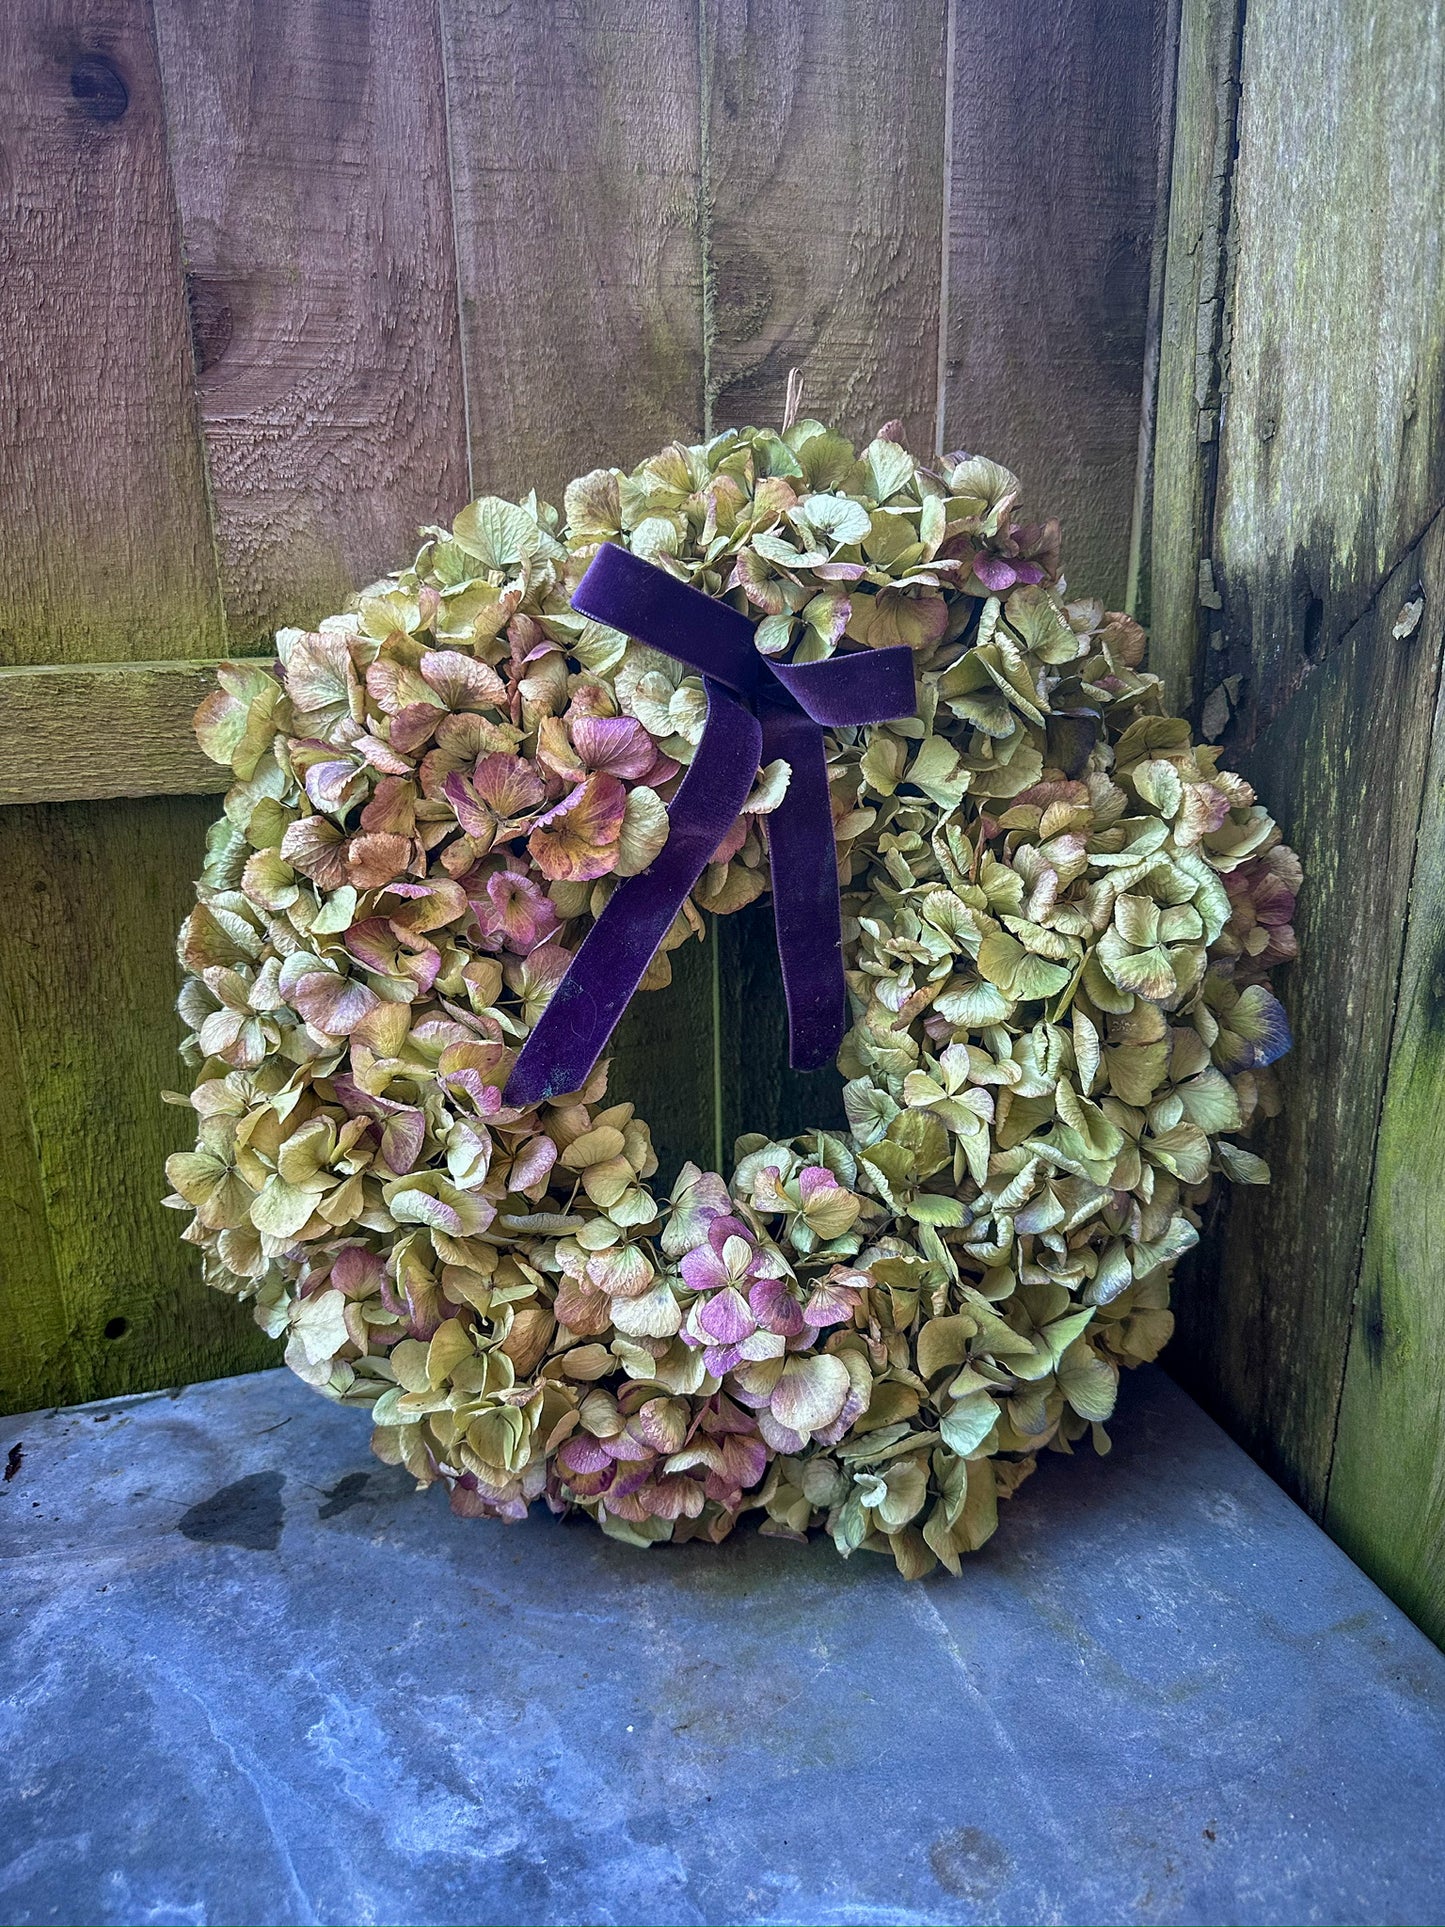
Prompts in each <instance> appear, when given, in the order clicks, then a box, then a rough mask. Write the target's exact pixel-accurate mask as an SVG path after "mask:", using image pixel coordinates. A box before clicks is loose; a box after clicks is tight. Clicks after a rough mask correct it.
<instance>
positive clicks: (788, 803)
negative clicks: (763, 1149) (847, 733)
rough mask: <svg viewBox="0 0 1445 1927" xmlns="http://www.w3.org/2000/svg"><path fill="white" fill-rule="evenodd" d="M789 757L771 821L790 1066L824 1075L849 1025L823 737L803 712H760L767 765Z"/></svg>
mask: <svg viewBox="0 0 1445 1927" xmlns="http://www.w3.org/2000/svg"><path fill="white" fill-rule="evenodd" d="M778 756H782V757H784V758H786V760H787V761H788V763H789V764H791V766H792V772H793V773H792V776H791V778H790V779H789V782H788V791H787V794H786V796H785V797H784V798H783V800H782V802H781V803H780V804H779V805H778V807H777V809H776V810H774V811H773V813H772V815H771V816H770V817H769V818H768V853H769V860H770V865H771V869H772V882H773V922H774V925H775V927H776V930H777V936H778V961H779V963H780V964H781V965H782V971H783V994H784V996H785V998H786V1000H787V1005H788V1062H789V1063H790V1064H791V1065H792V1066H793V1069H794V1070H799V1071H815V1070H821V1069H822V1068H823V1066H824V1065H826V1064H831V1063H832V1062H833V1060H834V1058H835V1057H836V1056H837V1055H838V1048H839V1046H840V1045H841V1044H842V1042H843V1034H844V1032H845V1031H846V1029H847V1027H848V995H847V990H846V988H845V986H844V982H843V925H842V916H841V913H840V910H839V906H838V856H837V845H836V843H835V842H834V840H833V809H832V804H831V802H830V800H829V795H828V761H827V755H826V753H825V750H824V747H823V732H822V730H821V729H820V728H819V727H818V725H817V724H816V723H815V722H813V721H812V720H811V719H810V718H809V717H807V716H805V715H803V714H802V713H801V711H797V710H792V709H782V708H778V707H773V706H769V707H767V708H765V709H764V711H763V761H764V762H766V763H770V762H772V761H773V759H774V758H775V757H778Z"/></svg>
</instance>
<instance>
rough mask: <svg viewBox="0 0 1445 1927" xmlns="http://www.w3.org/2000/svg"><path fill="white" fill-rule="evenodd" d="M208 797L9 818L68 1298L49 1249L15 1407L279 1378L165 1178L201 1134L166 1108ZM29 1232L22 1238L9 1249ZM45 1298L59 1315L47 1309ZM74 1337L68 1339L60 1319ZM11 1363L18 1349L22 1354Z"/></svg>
mask: <svg viewBox="0 0 1445 1927" xmlns="http://www.w3.org/2000/svg"><path fill="white" fill-rule="evenodd" d="M214 808H215V806H214V804H213V803H212V802H211V801H210V800H209V799H200V800H194V801H193V800H189V799H186V800H182V799H178V798H174V797H166V798H161V799H157V800H156V801H146V802H125V803H112V804H108V805H103V806H101V807H99V808H96V807H94V806H92V805H89V804H84V803H60V804H41V805H37V806H35V807H33V808H30V807H16V808H11V809H7V810H5V811H4V812H3V813H0V833H3V839H4V841H3V863H4V871H5V876H6V879H7V885H6V901H7V914H6V924H7V931H6V937H7V956H6V988H7V992H8V995H9V997H10V999H11V1002H12V1007H13V1008H14V1009H15V1010H16V1011H17V1012H18V1013H19V1017H20V1024H19V1030H20V1038H19V1053H18V1054H19V1058H20V1065H21V1069H22V1072H23V1076H24V1082H25V1088H26V1090H27V1091H28V1094H29V1105H30V1112H31V1116H32V1119H33V1125H34V1136H35V1145H36V1147H37V1151H38V1162H39V1169H40V1180H41V1187H42V1191H43V1197H44V1204H45V1210H46V1216H47V1219H48V1223H49V1233H50V1242H51V1245H52V1247H53V1251H54V1262H55V1269H56V1273H57V1274H58V1283H59V1292H58V1296H57V1299H55V1300H51V1299H50V1298H49V1293H50V1291H51V1290H52V1289H53V1285H52V1284H51V1282H50V1281H48V1280H46V1279H45V1278H44V1276H43V1272H42V1266H43V1262H44V1253H43V1249H41V1250H37V1252H36V1253H35V1257H36V1274H35V1278H34V1282H33V1285H32V1286H31V1287H30V1290H29V1293H28V1295H27V1297H26V1298H25V1299H24V1300H22V1314H23V1316H24V1317H25V1318H26V1319H27V1321H28V1319H29V1317H30V1315H31V1310H32V1308H33V1307H34V1308H35V1312H34V1315H35V1318H36V1329H37V1330H38V1331H39V1332H40V1334H41V1336H40V1340H39V1342H38V1344H36V1343H32V1345H31V1346H30V1347H28V1348H27V1353H26V1354H25V1355H21V1356H17V1357H16V1359H15V1360H14V1361H13V1364H12V1367H11V1368H10V1369H13V1370H14V1372H15V1376H14V1377H13V1378H12V1377H10V1376H9V1370H7V1381H8V1382H7V1383H6V1384H5V1387H4V1390H5V1394H6V1399H7V1403H10V1404H11V1405H12V1406H18V1407H22V1408H23V1407H25V1406H27V1405H42V1404H51V1403H59V1402H68V1401H70V1400H73V1399H82V1398H94V1397H98V1396H103V1395H110V1394H113V1393H117V1392H123V1391H132V1390H144V1389H146V1388H149V1387H152V1386H156V1385H174V1384H182V1383H185V1382H187V1381H189V1380H191V1379H195V1378H210V1377H216V1376H219V1375H220V1374H222V1373H225V1372H236V1371H243V1370H246V1369H247V1368H248V1367H251V1366H255V1365H260V1364H264V1363H268V1362H273V1361H274V1359H275V1356H276V1352H275V1348H274V1347H273V1346H271V1345H270V1344H268V1343H267V1341H266V1340H265V1339H264V1338H263V1337H262V1336H261V1334H260V1332H259V1331H258V1330H257V1329H256V1327H255V1325H254V1324H253V1323H252V1322H251V1318H250V1314H249V1311H248V1310H246V1309H245V1308H243V1307H240V1306H237V1305H234V1304H231V1303H229V1302H228V1301H227V1300H225V1299H223V1298H221V1297H219V1296H218V1295H217V1294H216V1293H214V1292H209V1291H203V1290H202V1289H201V1287H200V1285H199V1283H198V1282H197V1275H198V1265H197V1262H196V1257H195V1253H194V1251H193V1249H192V1248H191V1247H190V1246H189V1245H184V1244H181V1243H180V1242H179V1239H178V1237H177V1232H178V1231H179V1229H180V1228H181V1227H182V1225H183V1223H184V1220H183V1219H181V1218H179V1217H177V1216H176V1215H175V1214H174V1213H172V1212H169V1211H165V1210H163V1209H162V1208H161V1203H160V1200H161V1197H162V1196H163V1195H164V1191H165V1175H164V1172H163V1170H162V1165H163V1163H164V1161H165V1158H166V1156H167V1154H168V1153H169V1152H171V1151H173V1150H178V1149H180V1148H181V1147H182V1146H183V1145H185V1144H187V1143H189V1142H190V1140H191V1137H192V1132H191V1128H190V1127H191V1123H192V1121H193V1120H192V1118H191V1116H190V1114H189V1113H188V1112H187V1111H185V1110H182V1109H178V1108H175V1107H172V1106H169V1105H165V1104H163V1103H162V1102H161V1096H160V1094H161V1092H162V1091H163V1090H166V1089H174V1088H175V1087H176V1085H177V1084H178V1083H180V1082H182V1080H183V1076H184V1073H183V1072H182V1070H181V1067H180V1065H179V1063H178V1062H177V1059H176V1054H175V1053H176V1044H177V1041H178V1038H179V1034H180V1024H179V1020H178V1019H177V1018H176V1017H175V1016H174V1015H172V1014H171V1013H170V1006H171V1004H172V1003H173V1002H174V999H175V994H176V989H177V987H178V983H179V973H178V970H177V966H176V961H175V931H176V928H177V925H178V924H179V922H180V920H181V918H182V916H183V915H184V914H185V911H186V909H187V908H188V906H189V901H190V896H191V892H190V884H189V879H190V878H191V877H193V876H194V875H195V874H196V871H197V870H198V868H199V866H200V863H201V859H202V855H203V851H204V843H205V831H206V826H207V824H208V823H209V822H210V819H211V817H212V816H213V814H214ZM20 1230H21V1227H7V1231H6V1238H7V1240H14V1239H15V1238H17V1237H18V1236H19V1235H20ZM42 1293H44V1294H45V1297H46V1300H47V1302H45V1303H44V1304H43V1305H40V1306H38V1307H36V1301H37V1300H38V1299H39V1298H40V1297H41V1294H42ZM56 1302H58V1303H59V1304H60V1306H61V1307H62V1308H63V1330H62V1331H61V1333H60V1336H61V1338H62V1340H63V1342H62V1343H61V1345H60V1346H59V1347H55V1346H53V1344H52V1339H53V1336H54V1335H55V1326H56V1318H55V1303H56ZM6 1349H7V1350H8V1349H9V1347H8V1346H7V1348H6ZM32 1374H33V1375H32Z"/></svg>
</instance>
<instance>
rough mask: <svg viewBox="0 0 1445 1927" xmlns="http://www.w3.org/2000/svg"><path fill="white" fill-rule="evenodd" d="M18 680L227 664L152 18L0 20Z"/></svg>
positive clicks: (4, 617)
mask: <svg viewBox="0 0 1445 1927" xmlns="http://www.w3.org/2000/svg"><path fill="white" fill-rule="evenodd" d="M0 422H3V423H4V447H3V453H0V464H3V466H0V494H3V497H4V500H5V522H4V533H3V536H0V662H7V663H26V662H83V661H87V660H93V661H106V662H116V661H122V660H124V659H125V658H126V657H134V656H139V657H144V658H146V659H147V660H155V659H157V658H161V659H169V658H171V657H175V656H197V655H214V654H219V653H220V652H221V650H222V649H223V648H224V646H225V645H224V642H223V639H222V630H221V620H220V604H219V600H218V597H217V592H216V572H215V566H214V558H213V555H212V549H211V532H210V524H209V521H208V517H207V510H206V491H205V478H204V471H203V467H202V459H201V447H200V438H199V435H198V433H197V427H196V419H195V405H194V399H193V396H192V363H191V348H190V339H189V332H188V329H187V324H186V308H185V297H184V292H183V288H182V281H181V267H180V252H179V248H178V246H177V238H176V222H175V211H174V207H173V203H172V198H171V188H170V181H169V178H168V175H167V171H166V153H165V137H164V128H163V125H162V117H161V100H160V85H159V79H158V76H157V72H156V63H155V55H154V50H153V47H152V44H151V40H150V28H149V9H148V7H147V6H146V4H145V0H95V3H94V4H90V3H89V0H25V3H24V4H14V5H11V6H7V7H4V8H0Z"/></svg>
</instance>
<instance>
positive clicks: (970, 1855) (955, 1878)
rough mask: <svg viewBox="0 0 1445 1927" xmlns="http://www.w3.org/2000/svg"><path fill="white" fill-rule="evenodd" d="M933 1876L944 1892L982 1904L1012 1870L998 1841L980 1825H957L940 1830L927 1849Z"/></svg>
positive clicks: (988, 1899) (978, 1904) (984, 1903)
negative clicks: (948, 1830) (951, 1830)
mask: <svg viewBox="0 0 1445 1927" xmlns="http://www.w3.org/2000/svg"><path fill="white" fill-rule="evenodd" d="M928 1864H929V1866H930V1867H932V1869H933V1877H934V1879H935V1880H936V1881H937V1882H938V1884H939V1886H940V1887H942V1888H943V1890H944V1892H945V1893H950V1894H957V1895H958V1897H959V1899H960V1900H967V1901H971V1902H972V1903H973V1905H974V1906H975V1907H982V1906H985V1905H987V1903H988V1902H989V1901H990V1900H992V1899H993V1897H994V1895H995V1894H996V1893H997V1892H998V1890H999V1888H1000V1887H1001V1886H1002V1885H1003V1883H1004V1881H1005V1880H1007V1878H1008V1876H1009V1874H1010V1873H1011V1872H1012V1871H1013V1861H1012V1859H1011V1858H1010V1856H1009V1855H1008V1853H1007V1852H1006V1851H1005V1849H1004V1847H1003V1846H1002V1845H1001V1844H1000V1842H999V1841H997V1840H995V1839H994V1837H993V1835H992V1834H991V1833H986V1832H985V1831H984V1829H983V1828H982V1827H958V1828H956V1829H955V1830H954V1831H953V1832H952V1833H942V1834H940V1835H939V1836H938V1838H937V1839H936V1840H935V1841H934V1843H933V1845H932V1846H931V1847H930V1848H929V1849H928Z"/></svg>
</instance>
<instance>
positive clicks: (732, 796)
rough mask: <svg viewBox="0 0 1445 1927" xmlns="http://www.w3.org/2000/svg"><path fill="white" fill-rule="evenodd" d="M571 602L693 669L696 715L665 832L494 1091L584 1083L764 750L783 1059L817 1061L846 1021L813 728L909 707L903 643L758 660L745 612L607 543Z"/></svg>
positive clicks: (818, 740) (737, 809) (530, 1092)
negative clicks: (774, 769)
mask: <svg viewBox="0 0 1445 1927" xmlns="http://www.w3.org/2000/svg"><path fill="white" fill-rule="evenodd" d="M572 606H573V608H574V609H577V610H578V611H580V613H581V614H583V615H585V616H590V617H591V618H592V619H593V620H594V621H596V622H602V623H605V624H606V625H607V626H608V627H609V628H611V629H619V630H621V631H622V632H623V634H624V635H628V636H631V637H633V638H634V639H635V640H636V641H638V642H642V643H646V645H647V646H648V648H650V649H656V650H659V651H660V652H661V653H662V654H664V655H668V656H671V657H673V658H674V659H675V660H676V661H678V662H681V663H685V664H686V665H687V667H688V668H690V669H696V670H699V671H700V672H701V674H702V677H703V689H704V691H705V692H706V695H707V721H706V724H705V727H704V729H703V733H702V739H701V741H700V742H699V743H698V746H697V750H696V752H695V754H694V756H693V760H692V764H691V767H690V768H689V769H688V771H687V774H686V775H685V776H684V777H683V779H682V782H681V784H680V785H679V787H678V791H677V794H676V796H675V797H674V798H673V801H672V804H671V806H670V808H669V809H668V813H667V814H668V833H667V841H666V843H665V844H664V845H663V847H662V849H661V850H660V851H659V852H658V854H657V856H656V857H655V858H654V859H653V861H652V862H651V864H649V866H648V867H647V869H645V870H643V871H641V872H640V873H639V874H638V875H637V876H632V877H628V878H626V880H625V881H624V882H622V883H621V884H619V885H618V887H617V889H616V890H615V891H614V892H613V894H612V896H611V898H610V899H609V900H608V903H607V906H606V908H605V909H604V910H603V912H602V915H601V916H600V917H599V918H598V919H597V921H596V923H595V924H594V925H593V926H592V928H591V929H590V930H589V931H588V933H587V935H586V936H585V937H584V938H583V940H582V942H581V944H580V945H579V946H578V949H577V953H576V955H575V956H574V957H573V959H572V961H571V963H570V965H569V966H568V969H567V972H566V975H565V976H564V977H563V978H562V981H561V983H560V984H558V986H557V988H556V990H555V991H554V992H553V994H552V998H551V1000H550V1002H549V1003H548V1005H547V1008H546V1009H545V1010H544V1011H543V1013H542V1015H541V1017H540V1018H539V1019H538V1021H537V1023H536V1025H535V1027H534V1028H533V1031H532V1034H531V1036H530V1037H529V1038H528V1039H527V1042H526V1044H525V1046H524V1047H523V1050H522V1053H521V1056H520V1057H519V1058H518V1059H517V1063H516V1066H515V1068H514V1069H513V1071H512V1075H511V1078H510V1079H509V1081H508V1084H507V1092H506V1096H507V1101H508V1102H509V1103H511V1104H516V1105H522V1106H526V1105H532V1104H539V1103H541V1102H542V1101H543V1100H544V1099H545V1098H549V1097H557V1096H560V1095H561V1094H562V1093H563V1092H565V1091H575V1090H578V1089H580V1088H581V1086H582V1085H583V1084H584V1083H585V1082H586V1081H587V1077H588V1074H589V1073H590V1072H591V1070H592V1067H593V1065H594V1064H595V1063H596V1062H597V1059H598V1058H599V1057H600V1056H601V1054H602V1052H603V1050H604V1049H605V1047H606V1044H607V1040H608V1038H609V1037H611V1035H612V1032H613V1031H614V1029H615V1028H616V1026H617V1022H618V1019H619V1018H620V1017H621V1016H622V1013H623V1011H624V1010H625V1009H626V1008H627V1006H628V1004H629V1003H630V1002H631V1000H632V996H633V993H634V992H635V991H636V989H637V986H638V984H639V983H640V982H641V981H642V977H643V974H644V973H645V971H646V969H647V966H648V964H649V963H651V961H652V959H653V957H654V955H655V954H656V952H657V949H658V946H659V945H660V944H661V942H662V940H663V938H664V937H665V936H666V935H667V933H668V931H669V930H670V929H671V927H672V923H673V920H674V918H675V917H676V916H677V913H678V911H679V910H680V909H681V908H682V905H683V903H684V902H685V900H686V898H687V896H688V894H689V892H690V891H691V890H692V889H693V887H694V885H695V884H696V883H697V880H698V878H699V877H700V876H701V875H702V873H703V870H704V869H705V868H706V866H707V864H708V862H709V861H710V860H711V858H712V855H713V852H714V851H715V850H716V849H717V847H718V845H719V844H720V843H721V842H722V840H723V838H724V836H725V835H726V834H727V832H728V830H730V829H731V828H732V826H733V824H734V823H735V822H736V821H737V818H738V816H739V814H740V813H741V811H742V807H743V804H744V803H745V802H746V800H747V797H748V794H749V792H750V791H751V789H752V786H753V782H754V779H755V778H756V776H757V773H758V769H759V767H760V765H761V764H763V763H765V762H769V763H770V762H773V761H774V760H775V759H778V758H781V759H783V760H784V761H785V762H787V763H788V765H789V766H790V769H791V771H792V774H791V776H790V778H789V781H788V788H787V793H786V794H785V795H784V797H783V800H782V802H781V803H780V804H779V805H778V807H777V809H776V810H775V811H774V812H773V813H772V816H771V818H770V820H769V825H768V853H769V861H770V865H771V870H772V889H773V918H774V923H775V926H776V929H777V939H778V957H779V961H780V962H781V965H782V971H783V988H784V991H785V994H786V997H787V1004H788V1059H789V1062H790V1063H791V1064H792V1065H793V1067H794V1069H795V1070H817V1069H818V1068H819V1067H820V1066H822V1065H824V1064H827V1063H830V1062H831V1061H832V1059H833V1058H834V1057H835V1056H836V1055H837V1052H838V1047H839V1045H840V1044H841V1043H842V1041H843V1033H844V1031H845V1029H846V1027H847V996H846V992H845V990H844V984H843V932H842V921H841V913H840V909H839V903H838V863H837V853H836V847H835V845H834V841H833V812H832V805H831V802H830V799H829V794H828V764H827V754H826V749H825V746H824V741H823V732H824V731H825V730H827V729H847V728H856V727H858V726H859V725H861V724H864V723H882V722H891V721H894V720H895V719H896V718H898V717H902V716H911V715H912V714H913V713H914V709H915V706H916V697H915V693H914V687H913V658H912V653H911V651H909V650H908V649H904V648H893V649H869V650H861V651H859V652H858V653H856V654H853V655H846V656H830V657H829V658H828V659H827V660H826V661H823V662H808V663H784V662H773V661H770V660H769V659H768V658H767V657H765V656H760V655H759V654H758V652H757V649H756V648H755V647H754V642H753V637H754V628H753V624H752V623H751V622H750V621H749V620H748V618H747V617H746V616H743V615H739V614H738V612H737V610H736V609H733V608H730V607H729V605H728V604H727V603H725V602H721V601H719V600H718V599H717V598H716V597H715V596H709V595H704V594H703V593H702V592H701V591H700V590H698V589H693V588H689V587H688V585H687V584H686V583H684V582H679V581H677V579H676V578H675V577H674V576H670V575H668V574H667V573H666V572H665V571H664V570H662V569H659V568H656V567H655V566H654V565H653V564H652V563H650V562H644V561H643V560H642V559H641V558H640V557H638V556H635V555H633V554H632V553H631V551H630V550H628V549H624V548H620V547H619V546H618V545H617V544H616V543H612V542H608V543H605V544H604V545H603V547H602V548H600V549H599V550H598V552H597V554H596V556H595V557H594V558H593V560H592V563H591V565H590V566H589V568H588V570H587V573H586V574H585V575H584V576H583V578H582V580H581V582H580V583H579V584H578V587H577V592H576V594H575V595H574V596H573V598H572Z"/></svg>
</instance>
